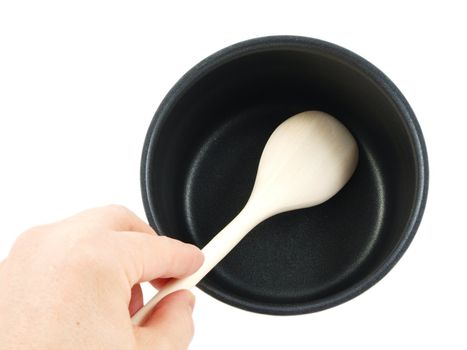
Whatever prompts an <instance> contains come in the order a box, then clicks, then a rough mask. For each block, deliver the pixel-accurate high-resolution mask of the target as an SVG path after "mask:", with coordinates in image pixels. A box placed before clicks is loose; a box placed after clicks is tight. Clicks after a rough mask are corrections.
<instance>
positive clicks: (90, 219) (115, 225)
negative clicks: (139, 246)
mask: <svg viewBox="0 0 467 350" xmlns="http://www.w3.org/2000/svg"><path fill="white" fill-rule="evenodd" d="M63 222H73V223H75V224H77V225H83V223H84V224H85V225H86V226H87V227H89V226H92V227H97V228H106V229H110V230H114V231H138V232H144V233H149V234H152V235H155V231H154V230H153V229H152V228H151V226H149V225H148V224H147V223H145V222H144V221H143V220H141V219H140V218H139V217H138V216H137V215H136V214H135V213H133V212H132V211H131V210H129V209H127V208H125V207H123V206H121V205H115V204H113V205H108V206H105V207H100V208H94V209H88V210H85V211H83V212H81V213H78V214H76V215H74V216H71V217H69V218H67V219H65V220H63Z"/></svg>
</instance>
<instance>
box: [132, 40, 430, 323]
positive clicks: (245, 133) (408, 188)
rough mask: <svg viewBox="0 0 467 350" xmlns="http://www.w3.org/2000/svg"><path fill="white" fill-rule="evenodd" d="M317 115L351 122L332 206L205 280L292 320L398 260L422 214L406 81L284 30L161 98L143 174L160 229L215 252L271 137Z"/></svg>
mask: <svg viewBox="0 0 467 350" xmlns="http://www.w3.org/2000/svg"><path fill="white" fill-rule="evenodd" d="M305 110H322V111H325V112H327V113H330V114H332V115H333V116H335V117H337V118H338V119H339V120H340V121H341V122H342V123H344V124H345V125H346V126H347V128H348V129H349V130H350V131H351V132H352V134H353V135H354V137H355V138H356V139H357V142H358V145H359V152H360V161H359V165H358V167H357V170H356V172H355V174H354V175H353V177H352V179H351V180H350V182H349V183H348V184H347V185H346V186H345V187H344V188H343V189H342V190H341V191H340V192H339V193H338V194H337V195H336V196H335V197H333V198H332V199H331V200H329V201H327V202H326V203H324V204H322V205H320V206H317V207H313V208H308V209H302V210H296V211H292V212H287V213H283V214H279V215H276V216H274V217H272V218H270V219H268V220H266V221H265V222H263V223H261V224H260V225H258V226H257V227H256V228H254V229H253V230H252V231H251V232H250V233H249V234H248V236H247V237H246V238H245V239H244V240H243V241H242V242H241V243H240V244H239V245H238V246H237V247H236V248H235V249H234V250H233V251H232V252H231V253H230V254H229V255H228V256H227V257H226V258H225V259H224V260H223V261H222V262H221V263H220V264H219V265H218V266H217V267H216V268H215V269H214V270H213V271H212V272H211V273H210V274H208V275H207V276H206V277H205V278H204V279H203V280H202V281H201V282H200V283H199V285H198V286H199V288H201V289H202V290H203V291H205V292H206V293H208V294H210V295H212V296H213V297H215V298H217V299H219V300H221V301H224V302H226V303H228V304H231V305H234V306H237V307H240V308H243V309H246V310H250V311H255V312H261V313H267V314H279V315H288V314H301V313H308V312H314V311H319V310H322V309H326V308H329V307H332V306H335V305H337V304H340V303H342V302H345V301H347V300H349V299H351V298H353V297H355V296H357V295H358V294H360V293H362V292H363V291H365V290H366V289H368V288H370V287H371V286H372V285H373V284H375V283H376V282H377V281H378V280H380V279H381V278H382V277H383V276H384V275H385V274H386V273H387V272H388V271H389V270H390V269H391V268H392V267H393V266H394V264H395V263H396V262H397V261H398V260H399V258H400V257H401V255H402V254H403V253H404V251H405V250H406V249H407V247H408V246H409V244H410V242H411V240H412V238H413V237H414V235H415V231H416V230H417V227H418V225H419V223H420V220H421V218H422V214H423V209H424V206H425V202H426V197H427V189H428V160H427V154H426V148H425V144H424V140H423V136H422V132H421V130H420V127H419V125H418V123H417V120H416V118H415V116H414V114H413V112H412V110H411V108H410V106H409V104H408V102H407V101H406V100H405V98H404V97H403V96H402V94H401V92H400V91H399V90H398V89H397V87H396V86H395V85H394V84H393V83H392V82H391V81H390V80H389V79H388V78H387V77H386V76H385V75H384V74H383V73H382V72H381V71H379V70H378V69H377V68H376V67H374V66H373V65H372V64H371V63H369V62H368V61H366V60H364V59H363V58H361V57H359V56H357V55H356V54H354V53H352V52H350V51H348V50H346V49H343V48H341V47H339V46H336V45H333V44H330V43H327V42H324V41H320V40H316V39H311V38H305V37H295V36H273V37H264V38H257V39H253V40H248V41H245V42H241V43H239V44H236V45H233V46H230V47H228V48H225V49H223V50H221V51H219V52H217V53H215V54H213V55H212V56H210V57H208V58H206V59H205V60H203V61H202V62H200V63H199V64H197V65H196V66H195V67H194V68H192V69H191V70H190V71H189V72H188V73H186V74H185V75H184V76H183V77H182V78H181V79H180V80H179V81H178V82H177V84H176V85H175V86H174V87H173V88H172V90H170V92H169V93H168V94H167V96H166V97H165V99H164V100H163V102H162V103H161V105H160V107H159V109H158V110H157V112H156V114H155V116H154V118H153V120H152V123H151V125H150V127H149V130H148V134H147V137H146V141H145V145H144V150H143V157H142V166H141V181H142V193H143V200H144V206H145V210H146V213H147V216H148V219H149V222H150V224H151V225H152V226H153V227H154V228H155V229H156V230H157V232H158V233H159V234H163V235H167V236H170V237H174V238H177V239H180V240H182V241H185V242H190V243H194V244H196V245H197V246H199V247H203V246H204V245H205V244H206V243H207V242H208V241H209V240H210V239H211V238H212V237H213V236H214V235H215V234H216V233H217V232H218V231H220V230H221V229H222V228H223V227H224V226H225V225H226V224H227V223H228V222H229V221H230V220H231V219H233V218H234V217H235V215H236V214H237V213H238V212H239V211H240V210H241V209H242V207H243V205H244V204H245V203H246V201H247V199H248V197H249V194H250V191H251V189H252V187H253V182H254V179H255V175H256V169H257V166H258V162H259V158H260V155H261V152H262V149H263V147H264V145H265V143H266V141H267V139H268V138H269V135H270V134H271V133H272V131H273V130H274V129H275V128H276V127H277V126H278V125H279V124H280V123H281V122H283V121H284V120H285V119H287V118H288V117H290V116H292V115H294V114H296V113H298V112H301V111H305Z"/></svg>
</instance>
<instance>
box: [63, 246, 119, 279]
mask: <svg viewBox="0 0 467 350" xmlns="http://www.w3.org/2000/svg"><path fill="white" fill-rule="evenodd" d="M106 251H107V250H106V249H100V244H99V242H98V240H95V239H87V238H83V239H81V240H80V241H78V242H76V244H75V245H74V246H73V247H72V248H71V249H70V250H69V251H68V252H67V264H65V265H66V268H69V269H71V270H73V271H74V272H76V271H79V272H85V273H99V274H107V273H109V272H110V271H112V268H113V267H114V266H115V264H114V261H113V259H112V257H111V256H110V254H107V253H105V252H106Z"/></svg>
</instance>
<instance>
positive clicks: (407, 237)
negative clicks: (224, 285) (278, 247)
mask: <svg viewBox="0 0 467 350" xmlns="http://www.w3.org/2000/svg"><path fill="white" fill-rule="evenodd" d="M279 49H292V50H305V51H310V50H313V51H314V52H315V53H319V54H322V55H326V56H328V57H330V58H333V59H337V60H340V61H341V62H344V63H346V64H347V65H349V66H351V67H352V68H353V69H356V70H357V71H359V73H361V74H364V75H365V76H366V77H367V78H370V79H371V80H372V81H373V82H374V83H375V85H376V86H377V87H379V88H380V89H381V91H382V92H383V93H384V94H385V95H386V97H387V98H389V99H391V100H392V102H393V103H394V104H395V106H396V108H397V110H398V111H399V114H400V115H401V116H402V118H403V119H402V122H403V123H405V127H406V129H407V132H408V135H409V137H410V140H411V142H412V147H413V152H414V159H415V163H416V164H415V172H416V188H415V200H414V202H413V205H412V210H411V213H410V216H409V218H408V220H407V224H406V226H405V228H404V230H403V232H402V238H401V239H400V240H399V242H398V243H397V245H396V247H395V248H394V249H393V250H392V252H391V253H390V254H389V255H388V257H387V258H386V259H385V260H384V261H383V262H382V263H381V264H380V266H378V268H376V269H375V270H374V271H373V272H372V273H370V274H369V275H368V276H366V277H365V278H363V279H362V280H360V281H359V282H358V283H356V284H354V285H352V286H349V287H348V288H346V289H344V290H342V291H340V292H338V293H335V294H332V295H329V296H326V297H323V298H321V299H319V300H314V301H311V302H302V303H296V304H270V303H258V302H249V301H245V300H243V299H240V298H237V297H236V296H235V295H230V294H228V293H226V292H224V291H222V290H220V289H218V288H216V286H212V285H210V284H208V283H206V282H204V281H201V282H200V283H199V284H198V285H197V286H198V287H199V288H200V289H201V290H202V291H204V292H206V293H207V294H209V295H210V296H212V297H214V298H216V299H218V300H220V301H222V302H225V303H227V304H229V305H232V306H235V307H238V308H241V309H244V310H247V311H253V312H258V313H263V314H271V315H298V314H305V313H311V312H316V311H321V310H324V309H328V308H331V307H334V306H337V305H339V304H342V303H344V302H346V301H348V300H350V299H353V298H355V297H356V296H358V295H360V294H361V293H363V292H364V291H366V290H367V289H369V288H370V287H372V286H373V285H374V284H376V283H377V282H378V281H379V280H381V279H382V278H383V277H384V276H385V275H386V274H387V273H388V272H389V271H390V270H391V269H392V268H393V267H394V265H395V264H396V263H397V262H398V261H399V259H400V258H401V257H402V255H403V254H404V252H405V251H406V250H407V248H408V247H409V245H410V243H411V241H412V239H413V237H414V236H415V233H416V231H417V229H418V226H419V224H420V222H421V219H422V216H423V212H424V209H425V205H426V201H427V195H428V176H429V174H428V155H427V149H426V145H425V141H424V138H423V134H422V131H421V128H420V125H419V123H418V121H417V119H416V117H415V114H414V112H413V110H412V108H411V107H410V105H409V103H408V101H407V100H406V99H405V97H404V96H403V95H402V93H401V92H400V91H399V89H398V88H397V87H396V85H395V84H394V83H393V82H392V81H391V80H390V79H389V78H388V77H387V76H386V75H385V74H384V73H383V72H381V71H380V70H379V69H378V68H376V67H375V66H374V65H373V64H371V63H370V62H368V61H367V60H365V59H364V58H362V57H360V56H359V55H357V54H355V53H353V52H351V51H350V50H347V49H345V48H343V47H340V46H338V45H335V44H332V43H329V42H326V41H323V40H319V39H315V38H309V37H303V36H290V35H278V36H266V37H258V38H254V39H249V40H246V41H242V42H239V43H236V44H234V45H231V46H228V47H226V48H224V49H221V50H220V51H218V52H216V53H214V54H212V55H210V56H208V57H207V58H205V59H204V60H202V61H201V62H199V63H198V64H197V65H195V66H194V67H193V68H191V69H190V70H189V71H188V72H187V73H185V74H184V75H183V76H182V77H181V78H180V79H179V81H178V82H177V83H176V84H175V85H174V86H173V87H172V89H171V90H170V91H169V92H168V93H167V95H166V96H165V98H164V99H163V101H162V102H161V104H160V106H159V108H158V109H157V111H156V113H155V115H154V117H153V119H152V121H151V124H150V126H149V129H148V131H147V134H146V138H145V141H144V146H143V152H142V159H141V169H140V171H141V192H142V198H143V205H144V209H145V212H146V216H147V218H148V220H149V223H150V225H151V226H152V227H154V228H155V230H156V232H159V231H160V226H159V224H158V222H157V220H156V214H155V213H154V211H153V209H152V208H153V205H152V203H151V198H150V195H149V193H150V189H149V187H148V176H149V171H148V162H149V159H151V152H152V145H153V142H154V140H155V139H157V137H158V132H159V131H160V129H161V126H162V124H163V122H164V119H165V117H166V116H167V115H168V114H169V113H170V111H171V109H172V108H173V106H174V105H175V104H176V103H177V101H178V100H179V98H181V97H182V96H183V94H184V93H185V91H187V90H188V89H190V87H191V86H192V85H193V84H194V83H195V82H196V81H197V80H198V79H200V78H201V77H203V76H204V75H205V74H207V73H208V72H210V71H212V70H214V69H215V68H216V67H219V66H220V65H222V64H225V63H228V62H230V61H232V60H234V59H237V58H239V57H242V56H245V55H248V54H252V53H257V52H261V51H270V50H279Z"/></svg>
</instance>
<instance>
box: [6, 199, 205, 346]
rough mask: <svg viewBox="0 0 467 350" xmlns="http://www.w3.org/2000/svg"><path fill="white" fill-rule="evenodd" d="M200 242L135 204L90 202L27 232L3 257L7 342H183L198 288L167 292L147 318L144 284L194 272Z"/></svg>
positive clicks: (186, 340)
mask: <svg viewBox="0 0 467 350" xmlns="http://www.w3.org/2000/svg"><path fill="white" fill-rule="evenodd" d="M202 262H203V255H202V253H201V251H200V250H199V249H198V248H197V247H195V246H193V245H190V244H186V243H182V242H180V241H177V240H174V239H170V238H167V237H160V236H157V235H156V233H155V232H154V230H153V229H152V228H151V227H150V226H149V225H147V224H146V223H144V222H143V221H142V220H141V219H139V218H138V217H137V216H136V215H135V214H133V213H132V212H131V211H129V210H128V209H126V208H124V207H121V206H115V205H112V206H107V207H103V208H97V209H90V210H87V211H84V212H82V213H79V214H77V215H75V216H72V217H70V218H68V219H65V220H62V221H60V222H57V223H53V224H48V225H42V226H38V227H35V228H32V229H30V230H28V231H26V232H25V233H23V234H21V235H20V236H19V237H18V239H17V240H16V242H15V243H14V245H13V247H12V249H11V251H10V254H9V255H8V257H7V258H6V260H4V261H3V262H1V263H0V330H1V331H0V344H1V349H3V350H7V349H15V350H19V349H41V350H42V349H48V350H50V349H112V350H116V349H125V350H128V349H138V350H139V349H144V350H145V349H155V350H157V349H162V350H165V349H177V350H178V349H186V348H187V347H188V345H189V343H190V341H191V338H192V337H193V331H194V328H193V319H192V312H193V306H194V302H195V300H194V296H193V294H191V292H189V291H186V290H183V291H178V292H176V293H173V294H170V295H169V296H167V297H166V298H164V299H163V300H162V301H161V302H160V303H159V304H158V305H157V306H156V307H155V309H154V312H153V313H152V314H151V316H150V317H149V318H148V320H147V321H146V322H145V323H144V324H143V325H142V326H141V327H137V326H133V325H132V323H131V319H130V317H131V315H133V314H134V313H135V312H136V311H137V310H138V309H139V308H140V307H141V306H142V305H143V298H142V292H141V287H140V283H141V282H144V281H151V282H152V284H153V285H155V286H156V287H160V286H161V285H163V284H164V282H165V280H166V279H168V278H181V277H184V276H187V275H190V274H192V273H194V272H195V271H196V270H197V269H198V268H199V267H200V266H201V264H202Z"/></svg>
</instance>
